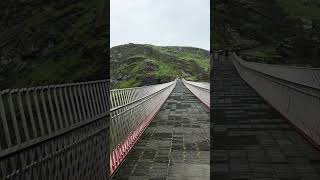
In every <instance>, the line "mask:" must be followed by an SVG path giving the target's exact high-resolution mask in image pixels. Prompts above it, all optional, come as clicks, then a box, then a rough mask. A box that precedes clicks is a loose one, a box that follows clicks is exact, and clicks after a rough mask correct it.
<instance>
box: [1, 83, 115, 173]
mask: <svg viewBox="0 0 320 180" xmlns="http://www.w3.org/2000/svg"><path fill="white" fill-rule="evenodd" d="M109 94H110V92H109V81H108V80H101V81H92V82H84V83H72V84H62V85H53V86H43V87H34V88H24V89H12V90H4V91H1V92H0V119H1V123H0V166H1V169H0V177H1V179H70V178H71V179H72V178H74V179H90V178H91V179H106V178H107V177H108V174H109V173H108V169H107V168H103V167H105V166H106V164H108V154H109V153H108V151H109V147H108V146H109V142H108V133H109V132H108V127H109V120H108V119H109V115H110V111H109V107H110V106H109V100H108V99H109Z"/></svg>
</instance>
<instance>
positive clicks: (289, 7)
mask: <svg viewBox="0 0 320 180" xmlns="http://www.w3.org/2000/svg"><path fill="white" fill-rule="evenodd" d="M277 3H278V4H279V5H280V6H281V7H283V8H284V9H285V10H286V11H287V12H288V13H289V14H290V15H291V16H297V17H303V18H306V19H313V18H319V17H320V6H317V5H312V4H309V5H308V4H305V3H303V1H302V0H277Z"/></svg>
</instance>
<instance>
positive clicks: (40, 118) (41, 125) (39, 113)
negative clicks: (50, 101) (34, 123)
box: [33, 89, 45, 135]
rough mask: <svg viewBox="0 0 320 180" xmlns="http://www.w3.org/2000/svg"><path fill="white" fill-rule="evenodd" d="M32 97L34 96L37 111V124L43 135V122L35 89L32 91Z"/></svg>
mask: <svg viewBox="0 0 320 180" xmlns="http://www.w3.org/2000/svg"><path fill="white" fill-rule="evenodd" d="M33 98H34V103H35V105H36V111H37V116H38V120H39V126H40V131H41V135H44V134H45V133H44V128H43V122H42V117H41V112H40V107H39V101H38V94H37V89H34V91H33Z"/></svg>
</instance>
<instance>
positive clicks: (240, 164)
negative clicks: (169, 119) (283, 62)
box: [211, 54, 320, 180]
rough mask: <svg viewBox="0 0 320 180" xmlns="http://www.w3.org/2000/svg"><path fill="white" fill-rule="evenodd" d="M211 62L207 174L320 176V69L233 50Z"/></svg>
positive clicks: (226, 176) (228, 176)
mask: <svg viewBox="0 0 320 180" xmlns="http://www.w3.org/2000/svg"><path fill="white" fill-rule="evenodd" d="M216 56H217V55H216ZM217 59H219V60H217ZM212 66H213V68H212V72H211V104H212V106H211V123H212V124H211V126H212V131H211V159H212V166H211V170H212V171H211V178H212V179H270V180H271V179H294V180H302V179H310V180H311V179H312V180H316V179H320V152H319V150H318V149H319V143H320V70H319V69H310V68H296V67H288V66H279V65H268V64H260V63H254V62H246V61H243V60H242V59H241V58H240V57H239V56H237V55H236V54H231V55H230V56H229V57H224V56H222V57H220V58H217V57H215V60H214V61H213V64H212Z"/></svg>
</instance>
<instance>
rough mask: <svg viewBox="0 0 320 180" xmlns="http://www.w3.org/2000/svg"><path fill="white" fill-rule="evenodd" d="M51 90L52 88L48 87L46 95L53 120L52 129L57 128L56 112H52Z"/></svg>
mask: <svg viewBox="0 0 320 180" xmlns="http://www.w3.org/2000/svg"><path fill="white" fill-rule="evenodd" d="M51 91H52V88H51V87H48V91H47V97H48V101H49V107H50V112H51V117H52V121H53V128H54V130H58V127H57V119H56V114H55V112H54V108H53V104H52V98H51Z"/></svg>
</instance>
